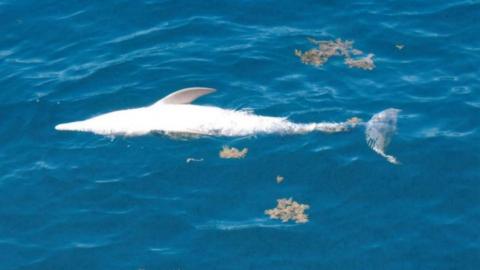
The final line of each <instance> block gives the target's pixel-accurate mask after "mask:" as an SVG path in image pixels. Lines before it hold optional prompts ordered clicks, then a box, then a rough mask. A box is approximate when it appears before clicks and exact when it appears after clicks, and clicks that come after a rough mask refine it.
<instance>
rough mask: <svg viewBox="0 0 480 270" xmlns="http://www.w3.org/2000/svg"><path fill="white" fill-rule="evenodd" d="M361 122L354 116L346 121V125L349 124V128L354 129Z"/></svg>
mask: <svg viewBox="0 0 480 270" xmlns="http://www.w3.org/2000/svg"><path fill="white" fill-rule="evenodd" d="M361 122H362V119H361V118H358V117H356V116H354V117H352V118H350V119H348V120H347V124H349V125H350V126H351V127H356V126H357V125H358V124H360V123H361Z"/></svg>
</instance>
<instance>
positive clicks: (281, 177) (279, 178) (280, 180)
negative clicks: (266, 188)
mask: <svg viewBox="0 0 480 270" xmlns="http://www.w3.org/2000/svg"><path fill="white" fill-rule="evenodd" d="M276 180H277V184H280V183H282V182H283V181H284V180H285V177H283V176H281V175H277V178H276Z"/></svg>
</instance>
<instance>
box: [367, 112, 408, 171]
mask: <svg viewBox="0 0 480 270" xmlns="http://www.w3.org/2000/svg"><path fill="white" fill-rule="evenodd" d="M399 112H400V110H398V109H392V108H390V109H386V110H384V111H381V112H379V113H377V114H375V115H373V116H372V118H371V119H370V120H369V121H368V122H367V123H366V129H365V138H366V140H367V144H368V146H370V148H372V150H373V151H375V152H376V153H378V154H379V155H381V156H383V157H384V158H386V159H387V161H388V162H390V163H392V164H399V161H398V160H397V159H396V158H395V157H394V156H392V155H387V154H386V153H385V150H386V148H387V147H388V145H389V144H390V141H391V139H392V137H393V135H394V134H395V131H396V130H397V118H398V113H399Z"/></svg>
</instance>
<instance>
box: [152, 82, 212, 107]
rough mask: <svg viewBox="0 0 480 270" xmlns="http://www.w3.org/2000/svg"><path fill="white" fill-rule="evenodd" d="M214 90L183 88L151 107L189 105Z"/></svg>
mask: <svg viewBox="0 0 480 270" xmlns="http://www.w3.org/2000/svg"><path fill="white" fill-rule="evenodd" d="M213 92H215V89H213V88H206V87H190V88H184V89H181V90H178V91H175V92H173V93H171V94H170V95H168V96H166V97H164V98H162V99H160V100H159V101H157V102H155V103H154V104H153V105H152V106H157V105H162V104H190V103H192V102H193V101H194V100H196V99H197V98H199V97H201V96H204V95H207V94H210V93H213Z"/></svg>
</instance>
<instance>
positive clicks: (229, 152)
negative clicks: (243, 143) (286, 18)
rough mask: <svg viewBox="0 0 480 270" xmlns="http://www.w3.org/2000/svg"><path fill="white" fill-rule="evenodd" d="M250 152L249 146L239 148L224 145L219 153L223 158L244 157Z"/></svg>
mask: <svg viewBox="0 0 480 270" xmlns="http://www.w3.org/2000/svg"><path fill="white" fill-rule="evenodd" d="M247 153H248V148H243V149H242V150H238V149H237V148H235V147H228V146H223V148H222V150H221V151H220V153H219V155H220V157H221V158H244V157H245V156H246V155H247Z"/></svg>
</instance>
